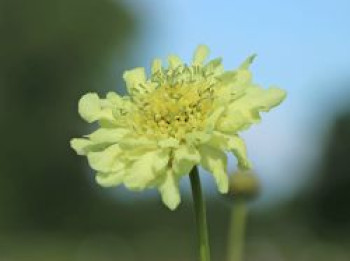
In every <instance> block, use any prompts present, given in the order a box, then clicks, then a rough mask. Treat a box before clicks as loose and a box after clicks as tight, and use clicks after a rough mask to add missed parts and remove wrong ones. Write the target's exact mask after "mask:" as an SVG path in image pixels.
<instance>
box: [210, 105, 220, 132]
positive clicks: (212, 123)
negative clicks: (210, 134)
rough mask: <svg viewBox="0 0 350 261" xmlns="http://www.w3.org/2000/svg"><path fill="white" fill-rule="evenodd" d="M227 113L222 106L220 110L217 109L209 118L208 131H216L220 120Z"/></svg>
mask: <svg viewBox="0 0 350 261" xmlns="http://www.w3.org/2000/svg"><path fill="white" fill-rule="evenodd" d="M224 111H225V107H224V106H220V107H219V108H217V109H215V110H214V111H213V113H212V114H211V115H210V116H209V117H208V119H207V128H206V129H207V131H212V130H214V128H215V126H216V122H217V121H218V119H219V118H220V116H221V114H222V113H223V112H224Z"/></svg>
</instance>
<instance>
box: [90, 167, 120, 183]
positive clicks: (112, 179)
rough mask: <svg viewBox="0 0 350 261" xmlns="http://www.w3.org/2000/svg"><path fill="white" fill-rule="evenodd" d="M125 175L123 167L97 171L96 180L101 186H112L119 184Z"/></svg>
mask: <svg viewBox="0 0 350 261" xmlns="http://www.w3.org/2000/svg"><path fill="white" fill-rule="evenodd" d="M124 176H125V169H120V170H119V171H116V172H107V173H103V172H97V173H96V177H95V179H96V182H97V183H98V184H99V185H101V186H103V187H113V186H117V185H119V184H121V183H122V182H123V178H124Z"/></svg>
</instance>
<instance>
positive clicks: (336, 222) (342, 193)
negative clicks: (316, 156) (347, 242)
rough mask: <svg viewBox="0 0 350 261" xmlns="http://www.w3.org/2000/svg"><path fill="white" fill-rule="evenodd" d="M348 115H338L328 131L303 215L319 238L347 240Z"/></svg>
mask: <svg viewBox="0 0 350 261" xmlns="http://www.w3.org/2000/svg"><path fill="white" fill-rule="evenodd" d="M349 155H350V112H346V113H342V114H340V115H339V116H338V117H337V118H336V119H335V120H334V124H333V126H332V128H331V132H330V135H329V138H328V142H327V146H326V148H325V153H324V155H323V160H322V163H321V164H320V166H319V167H320V169H319V170H318V171H319V173H318V180H316V182H315V184H314V186H313V189H312V191H311V193H310V194H311V195H310V200H309V201H307V203H308V204H309V205H308V207H307V210H306V211H305V213H309V220H310V221H311V224H312V226H313V227H314V229H315V231H316V232H317V233H318V234H320V235H322V236H327V237H328V236H332V237H336V238H339V236H342V237H344V238H346V239H349V233H350V207H349V202H350V164H349V163H350V162H349Z"/></svg>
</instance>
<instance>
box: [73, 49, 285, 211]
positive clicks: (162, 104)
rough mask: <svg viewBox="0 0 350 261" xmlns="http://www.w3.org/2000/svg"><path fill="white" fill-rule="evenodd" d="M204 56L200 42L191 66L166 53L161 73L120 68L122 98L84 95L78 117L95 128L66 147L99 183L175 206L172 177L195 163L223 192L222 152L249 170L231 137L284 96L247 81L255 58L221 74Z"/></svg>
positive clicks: (155, 68)
mask: <svg viewBox="0 0 350 261" xmlns="http://www.w3.org/2000/svg"><path fill="white" fill-rule="evenodd" d="M208 53H209V50H208V48H207V47H206V46H203V45H200V46H199V47H198V48H197V50H196V51H195V54H194V57H193V61H192V64H191V65H186V64H184V63H183V62H182V61H181V59H180V58H179V57H177V56H175V55H171V56H169V57H168V63H169V65H168V67H167V68H164V67H163V66H162V62H161V61H160V60H159V59H155V60H154V61H153V64H152V70H151V76H150V77H149V78H147V76H146V73H145V69H144V68H142V67H139V68H135V69H133V70H130V71H126V72H125V73H124V75H123V78H124V80H125V82H126V88H127V91H128V94H129V95H128V96H119V95H118V94H116V93H114V92H110V93H108V94H107V96H106V98H104V99H101V98H99V97H98V95H97V94H95V93H88V94H86V95H84V96H83V97H82V98H81V99H80V101H79V113H80V115H81V117H82V118H83V119H84V120H86V121H87V122H89V123H92V122H94V121H97V122H98V123H99V126H100V128H99V129H98V130H96V131H95V132H93V133H91V134H89V135H87V136H85V137H84V138H78V139H72V140H71V146H72V148H73V149H74V150H75V151H76V152H77V153H78V154H79V155H86V156H87V158H88V162H89V164H90V166H91V167H92V168H93V169H94V170H95V171H96V172H97V173H96V181H97V182H98V183H99V184H100V185H102V186H116V185H119V184H124V185H125V186H126V187H127V188H129V189H132V190H143V189H145V188H152V187H157V188H158V190H159V191H160V194H161V197H162V200H163V202H164V203H165V204H166V205H167V206H168V207H169V208H170V209H175V208H176V207H177V206H178V204H179V203H180V193H179V186H178V183H179V179H180V178H181V177H182V176H184V175H186V174H188V173H189V171H190V170H191V168H192V167H193V166H194V165H201V166H202V167H203V168H204V169H206V170H208V171H209V172H210V173H212V175H213V176H214V179H215V181H216V183H217V186H218V189H219V191H220V192H222V193H226V192H227V191H228V176H227V172H226V164H227V159H226V154H225V152H231V153H233V154H234V155H235V156H236V158H237V161H238V166H239V168H240V169H248V168H250V163H249V161H248V159H247V154H246V148H245V144H244V142H243V140H242V139H241V138H240V137H239V136H238V132H239V131H241V130H244V129H246V128H248V127H249V126H250V125H251V124H253V123H257V122H259V120H260V115H259V113H260V112H261V111H268V110H270V108H272V107H274V106H276V105H278V104H279V103H280V102H281V101H282V100H283V99H284V98H285V96H286V93H285V92H284V91H283V90H281V89H278V88H269V89H263V88H261V87H259V86H257V85H256V84H254V83H253V82H252V75H251V73H250V71H249V65H250V64H251V63H252V61H253V59H254V56H251V57H249V58H248V59H247V60H246V61H245V62H244V63H243V64H242V65H241V66H240V67H239V68H238V69H236V70H233V71H224V69H223V66H222V64H221V59H219V58H218V59H214V60H211V61H209V62H208V63H204V61H205V59H206V57H207V55H208Z"/></svg>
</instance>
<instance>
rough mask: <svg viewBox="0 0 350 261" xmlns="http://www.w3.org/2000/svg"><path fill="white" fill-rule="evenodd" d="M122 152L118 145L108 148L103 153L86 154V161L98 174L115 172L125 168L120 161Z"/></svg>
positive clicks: (123, 163)
mask: <svg viewBox="0 0 350 261" xmlns="http://www.w3.org/2000/svg"><path fill="white" fill-rule="evenodd" d="M122 153H123V151H122V150H121V149H120V147H119V145H118V144H114V145H112V146H109V147H108V148H106V149H105V150H103V151H99V152H90V153H88V155H87V157H88V161H89V164H90V166H91V168H93V169H94V170H96V171H99V172H115V171H119V170H120V169H122V168H124V167H125V162H124V161H123V160H122V155H121V154H122Z"/></svg>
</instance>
